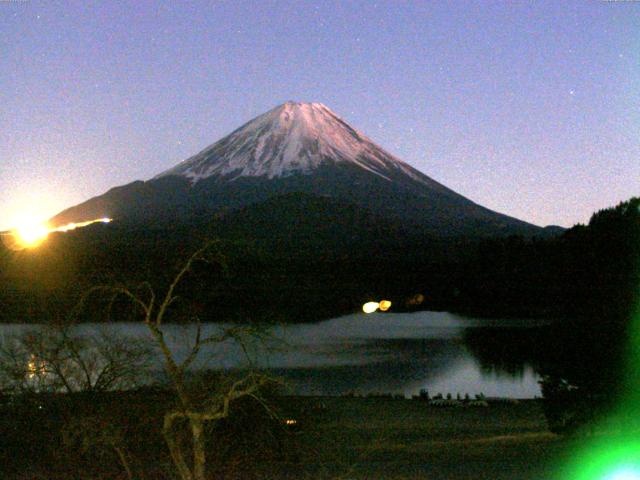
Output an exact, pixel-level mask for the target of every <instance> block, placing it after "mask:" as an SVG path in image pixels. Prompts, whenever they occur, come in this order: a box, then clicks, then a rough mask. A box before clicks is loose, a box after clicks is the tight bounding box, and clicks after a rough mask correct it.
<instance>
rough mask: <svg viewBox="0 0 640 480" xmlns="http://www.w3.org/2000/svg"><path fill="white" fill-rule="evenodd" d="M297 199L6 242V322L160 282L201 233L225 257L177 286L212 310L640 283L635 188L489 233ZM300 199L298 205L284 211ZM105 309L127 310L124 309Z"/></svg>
mask: <svg viewBox="0 0 640 480" xmlns="http://www.w3.org/2000/svg"><path fill="white" fill-rule="evenodd" d="M303 200H304V202H303V203H304V204H303V205H302V206H300V201H301V199H300V198H290V199H288V203H285V204H282V203H280V204H279V206H280V210H278V209H277V208H273V206H272V205H267V206H266V207H265V211H264V212H261V211H260V210H259V209H258V210H256V209H248V210H247V211H245V212H240V213H239V214H236V215H232V216H228V217H222V218H219V219H216V220H215V221H214V222H213V223H207V224H204V223H198V224H194V225H183V226H173V227H171V228H167V227H162V228H148V227H145V228H143V227H139V226H138V227H136V226H132V225H126V224H123V225H119V224H118V222H114V223H113V224H110V225H95V226H92V227H88V228H85V229H82V230H77V231H73V232H69V233H66V234H54V235H52V236H51V237H50V238H49V239H48V240H47V241H46V243H45V244H43V245H41V246H40V247H39V248H36V249H33V250H24V251H20V252H12V251H8V250H3V251H2V252H1V255H0V282H1V283H0V285H1V289H0V297H1V298H0V302H1V304H2V307H3V308H2V311H1V313H0V316H1V318H0V321H4V322H40V321H45V322H46V321H51V320H53V319H55V318H60V317H65V316H66V315H68V313H69V312H70V311H72V310H73V308H74V306H75V305H77V303H78V301H79V300H80V298H81V297H82V295H83V293H84V292H86V291H87V290H88V289H90V288H91V287H94V286H96V285H103V284H108V285H113V284H118V283H122V284H127V285H129V286H132V285H135V284H138V283H140V282H143V281H149V282H150V283H151V284H152V285H153V286H154V287H155V288H156V289H158V290H161V289H162V288H163V287H164V286H166V284H167V282H168V281H169V279H170V278H172V276H173V275H174V274H175V271H176V268H177V267H178V266H179V265H181V264H182V262H183V261H184V259H185V258H187V257H188V256H189V255H190V254H191V253H192V252H193V251H194V250H195V249H197V248H198V247H199V246H201V245H202V244H203V243H204V242H205V241H206V240H207V239H219V240H220V241H219V243H218V244H216V245H215V246H214V247H213V248H212V249H211V252H212V255H214V256H216V261H217V260H220V258H221V259H222V263H223V264H224V265H225V269H224V271H223V269H221V268H220V267H219V266H218V265H217V264H216V263H215V262H214V263H211V264H210V265H204V264H202V265H200V266H199V267H198V268H197V269H196V271H195V272H194V273H193V274H191V275H190V277H189V279H187V281H186V282H185V284H184V286H183V291H182V292H181V295H182V297H183V298H184V300H185V301H184V302H183V303H184V304H185V305H187V304H188V305H190V308H192V309H195V311H196V313H197V314H198V316H199V317H200V318H201V319H202V320H211V321H215V320H229V319H236V320H238V319H244V320H247V319H255V320H273V321H284V322H299V321H313V320H319V319H324V318H330V317H334V316H337V315H341V314H346V313H351V312H355V311H358V310H359V308H360V306H361V305H362V303H363V302H365V301H369V300H375V299H381V298H388V299H390V300H392V301H393V309H394V310H395V311H402V310H414V309H432V310H450V311H456V312H460V313H467V314H470V315H480V316H494V317H495V316H519V317H547V318H552V319H570V318H576V317H584V316H591V317H599V316H605V317H611V316H612V315H614V314H615V315H616V316H620V315H623V314H624V313H625V311H626V310H627V309H628V308H629V305H630V304H631V302H632V300H633V296H634V293H635V291H634V287H635V286H636V285H637V283H638V282H637V278H638V277H637V275H638V271H637V269H636V268H635V263H634V262H635V259H637V258H638V248H639V245H640V242H638V241H637V238H638V226H637V222H638V219H637V217H638V212H637V206H638V199H633V200H630V201H628V202H625V203H623V204H621V205H619V206H617V207H615V208H611V209H607V210H603V211H601V212H598V213H596V214H594V215H593V218H592V219H591V221H590V223H589V225H587V226H581V225H579V226H576V227H573V228H571V229H569V230H567V231H565V232H564V233H562V234H560V235H558V236H555V237H547V238H533V239H524V238H522V237H508V238H501V239H493V240H491V239H485V240H478V239H442V238H436V237H432V236H430V235H429V234H428V233H424V232H422V233H421V232H416V231H410V230H409V229H407V228H406V227H403V226H399V225H396V224H394V223H393V222H388V221H387V222H380V221H379V219H375V218H373V217H371V216H368V215H367V214H366V213H363V212H362V211H361V210H359V209H356V208H355V207H354V208H351V209H350V208H348V207H345V206H344V205H334V206H331V205H329V207H327V203H326V202H325V203H318V202H316V203H314V200H312V199H308V198H307V199H303ZM294 208H299V209H300V215H291V210H292V209H294ZM331 208H333V209H334V211H331ZM327 209H329V211H327ZM285 211H286V213H287V215H285V214H284V213H282V214H279V212H285ZM297 218H300V219H299V220H294V222H295V224H292V219H297ZM328 219H330V221H329V220H328ZM399 238H402V239H403V240H402V241H399V240H398V239H399ZM90 311H91V315H90V316H89V317H85V318H83V319H84V320H98V321H99V320H105V319H106V318H105V317H104V316H103V314H104V312H102V311H101V310H100V309H97V308H92V309H90ZM192 313H193V312H192ZM109 318H110V319H111V320H130V319H131V318H130V317H129V316H128V315H127V314H126V313H125V311H118V310H116V313H115V314H112V315H111V316H110V317H109Z"/></svg>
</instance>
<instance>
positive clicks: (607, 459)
mask: <svg viewBox="0 0 640 480" xmlns="http://www.w3.org/2000/svg"><path fill="white" fill-rule="evenodd" d="M563 478H565V479H567V480H568V479H572V480H640V440H638V439H637V438H636V437H633V438H626V439H623V438H618V439H615V440H614V439H611V438H609V439H607V440H604V439H601V440H600V441H599V442H598V443H595V444H593V445H590V446H587V447H586V448H583V449H581V451H580V452H578V454H577V455H576V456H575V458H574V462H573V466H572V467H571V468H570V469H568V470H567V471H565V473H564V475H563Z"/></svg>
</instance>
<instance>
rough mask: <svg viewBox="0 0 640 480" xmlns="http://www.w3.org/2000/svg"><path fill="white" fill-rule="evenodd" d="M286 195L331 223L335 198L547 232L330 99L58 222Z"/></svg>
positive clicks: (212, 207)
mask: <svg viewBox="0 0 640 480" xmlns="http://www.w3.org/2000/svg"><path fill="white" fill-rule="evenodd" d="M469 174H470V175H471V174H473V172H469ZM288 195H294V196H296V195H303V196H307V197H309V198H314V199H316V200H314V201H316V203H315V205H316V206H315V207H313V208H315V209H316V210H318V209H319V208H320V207H318V205H320V204H325V203H326V204H327V208H326V212H325V213H326V214H327V215H328V216H327V218H326V219H325V220H326V222H328V223H331V222H334V221H340V219H336V218H333V217H331V215H329V213H327V212H334V213H335V212H336V211H338V210H336V208H335V205H337V204H340V205H343V206H344V208H345V209H347V210H348V209H349V208H353V207H354V206H355V207H356V208H359V209H361V210H362V211H364V212H368V214H370V215H372V216H373V217H375V218H376V219H377V220H376V222H378V221H380V222H383V223H384V222H387V221H390V222H397V223H398V224H401V225H403V226H409V225H411V226H412V228H413V227H416V228H418V229H420V230H421V231H428V232H430V234H433V235H443V236H454V235H470V236H478V235H510V234H524V235H530V234H536V233H537V232H539V231H540V228H539V227H536V226H534V225H530V224H527V223H525V222H522V221H520V220H517V219H515V218H510V217H508V216H505V215H501V214H499V213H497V212H493V211H491V210H489V209H487V208H484V207H482V206H481V205H478V204H476V203H474V202H472V201H471V200H469V199H468V198H465V197H463V196H462V195H460V194H458V193H456V192H454V191H453V190H451V189H449V188H447V187H445V186H444V185H442V184H440V183H438V182H436V181H435V180H433V179H431V178H429V177H428V176H427V175H425V174H423V173H422V172H420V171H418V170H416V169H415V168H413V167H411V166H409V165H408V164H406V163H404V162H403V161H401V160H399V159H398V158H396V157H394V156H393V155H391V154H390V153H389V152H387V151H385V150H384V149H382V148H381V147H379V146H378V145H376V144H375V143H374V142H372V141H371V140H370V139H369V138H368V137H367V136H366V135H364V134H363V133H361V132H359V131H358V130H356V129H355V128H353V127H351V126H350V125H349V124H347V123H346V122H345V121H344V120H343V119H341V118H340V117H339V116H338V115H336V114H335V113H333V112H332V111H331V110H330V109H329V108H327V107H326V106H324V105H323V104H321V103H297V102H287V103H285V104H283V105H280V106H278V107H276V108H274V109H272V110H270V111H268V112H266V113H264V114H262V115H260V116H258V117H256V118H254V119H253V120H251V121H250V122H248V123H246V124H245V125H243V126H241V127H240V128H238V129H237V130H235V131H234V132H232V133H231V134H229V135H227V136H226V137H224V138H222V139H221V140H218V141H217V142H216V143H214V144H212V145H211V146H209V147H207V148H205V149H204V150H202V151H201V152H200V153H198V154H196V155H194V156H192V157H191V158H188V159H187V160H185V161H183V162H181V163H180V164H178V165H177V166H175V167H173V168H171V169H169V170H166V171H164V172H162V173H161V174H160V175H157V176H156V177H154V178H153V179H151V180H148V181H146V182H142V181H137V182H133V183H130V184H128V185H123V186H121V187H116V188H113V189H111V190H109V191H108V192H106V193H105V194H103V195H100V196H98V197H95V198H92V199H90V200H87V201H86V202H84V203H82V204H80V205H76V206H75V207H71V208H69V209H67V210H65V211H64V212H61V213H60V214H58V215H56V217H54V218H53V219H51V224H52V225H64V224H66V223H70V222H76V223H77V222H80V221H84V220H90V219H93V218H102V217H109V218H114V219H117V220H118V221H120V222H131V223H134V224H136V225H139V224H147V225H159V224H170V225H178V224H191V222H201V221H202V219H207V218H214V217H215V218H218V217H220V216H221V215H222V216H224V215H229V214H230V213H229V212H234V211H235V212H239V211H240V210H239V209H244V208H247V209H251V208H258V209H260V208H261V207H260V205H261V204H263V205H264V202H268V204H269V205H270V206H271V207H273V208H275V207H274V205H278V204H279V203H278V202H280V201H281V205H287V207H286V209H287V211H288V210H290V207H291V205H290V203H288V202H289V201H290V198H291V197H289V196H288ZM279 199H280V200H279ZM282 202H283V203H282ZM303 203H304V202H303ZM312 203H313V202H312ZM267 210H268V209H267ZM275 210H276V211H277V210H278V208H275ZM294 210H295V209H294ZM261 211H262V210H261ZM289 213H290V214H291V215H292V222H293V223H295V222H297V221H299V220H300V219H304V218H306V217H307V212H304V213H301V212H298V213H295V212H293V211H291V212H289ZM316 213H317V212H316ZM294 217H295V218H294ZM265 219H266V217H265ZM265 219H263V221H266V220H265ZM403 228H404V227H403Z"/></svg>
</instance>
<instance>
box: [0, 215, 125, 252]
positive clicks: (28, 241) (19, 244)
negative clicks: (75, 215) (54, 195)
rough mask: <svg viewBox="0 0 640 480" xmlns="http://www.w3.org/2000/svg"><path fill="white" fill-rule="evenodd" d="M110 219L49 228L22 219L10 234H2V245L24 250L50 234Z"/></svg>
mask: <svg viewBox="0 0 640 480" xmlns="http://www.w3.org/2000/svg"><path fill="white" fill-rule="evenodd" d="M111 221H112V219H111V218H106V217H105V218H98V219H96V220H88V221H86V222H80V223H68V224H66V225H62V226H60V227H55V228H51V227H50V226H49V225H47V223H46V222H42V221H38V220H35V219H24V220H22V221H20V222H18V225H17V226H16V227H15V228H13V229H12V230H11V231H10V232H8V233H5V234H3V238H2V239H3V241H4V243H5V244H6V245H7V246H8V247H9V248H11V249H12V250H24V249H27V248H35V247H37V246H38V245H40V244H41V243H42V242H43V241H44V240H46V238H47V237H48V236H49V234H50V233H52V232H69V231H71V230H75V229H76V228H81V227H86V226H88V225H91V224H93V223H110V222H111Z"/></svg>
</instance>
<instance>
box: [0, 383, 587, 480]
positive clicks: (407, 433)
mask: <svg viewBox="0 0 640 480" xmlns="http://www.w3.org/2000/svg"><path fill="white" fill-rule="evenodd" d="M166 395H167V394H164V393H162V394H147V395H146V396H144V397H142V396H139V395H138V396H134V397H132V396H131V395H129V398H127V399H123V398H121V397H119V396H118V395H117V394H116V395H113V396H111V397H110V398H107V399H105V398H97V399H94V400H91V401H90V402H87V399H86V398H85V399H83V400H81V401H76V403H75V405H71V406H70V405H67V406H66V407H62V406H61V405H62V404H63V403H65V402H67V400H64V399H61V397H58V398H57V399H56V400H55V401H50V402H48V403H47V402H45V404H44V406H43V407H42V408H40V406H39V405H38V402H37V401H34V403H32V404H30V405H28V406H21V407H15V406H13V407H7V406H6V405H5V407H4V410H3V413H4V414H3V415H2V424H1V426H0V427H1V429H2V438H1V445H0V447H1V448H0V459H1V460H2V478H4V479H26V478H30V479H35V478H50V479H54V478H59V479H68V478H74V479H75V478H114V479H115V478H121V479H125V478H127V477H126V474H125V472H124V469H122V467H121V466H120V464H119V462H118V459H117V456H116V455H115V454H114V451H115V450H114V449H113V448H112V446H114V445H115V446H118V445H120V446H122V447H123V449H124V450H125V451H126V454H127V455H128V457H129V458H130V461H131V465H132V469H133V471H134V478H167V479H168V478H175V477H173V476H172V474H171V473H170V472H171V466H170V464H169V462H168V460H167V459H168V456H167V454H166V451H165V447H164V442H163V440H162V437H161V435H160V432H159V426H160V424H161V411H163V405H166V404H165V401H166V400H167V398H168V397H167V396H166ZM125 396H127V395H125ZM142 398H144V400H143V401H141V399H142ZM274 403H275V404H276V407H275V408H276V410H277V411H278V412H279V418H278V419H277V420H272V419H268V417H266V416H263V414H262V413H260V414H257V416H256V413H255V412H256V411H255V410H253V407H249V406H245V407H243V408H242V409H239V410H238V411H237V412H236V413H237V415H236V419H235V420H232V421H229V422H228V423H227V424H226V425H223V427H220V426H219V427H218V429H217V430H215V431H213V432H212V439H211V442H210V443H209V445H208V447H209V451H210V463H211V466H212V467H213V468H211V478H212V479H213V478H215V479H218V478H234V479H236V478H238V479H245V478H246V479H258V478H283V479H298V478H308V479H315V478H318V479H474V480H477V479H523V480H526V479H551V478H555V477H554V475H553V472H554V470H555V467H556V464H557V463H558V462H559V461H562V460H563V459H565V457H566V456H567V454H566V452H568V451H569V449H568V447H569V442H570V441H568V440H565V439H563V438H562V437H558V436H556V435H553V434H551V433H550V432H549V431H548V429H547V426H546V422H545V418H544V415H543V413H542V410H541V404H540V403H539V401H535V400H528V401H521V402H519V403H517V404H500V403H492V404H490V406H489V407H433V406H428V405H427V404H426V403H425V402H422V401H420V400H398V399H390V398H333V397H331V398H329V397H322V398H311V397H284V398H283V397H279V398H278V399H277V400H276V401H275V402H274ZM145 412H146V413H145ZM286 419H290V420H295V421H296V424H295V425H293V426H286ZM68 422H71V424H72V428H71V430H69V429H67V430H65V428H66V427H64V425H63V424H65V423H68ZM113 425H116V426H117V425H120V426H122V427H123V428H120V427H118V428H115V429H114V428H113ZM61 429H62V431H63V433H62V434H61V433H60V430H61ZM70 431H71V433H70ZM74 432H75V433H74ZM92 432H93V433H92ZM96 432H98V433H96ZM105 432H106V433H105ZM579 441H580V440H579V439H578V440H571V442H579Z"/></svg>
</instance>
